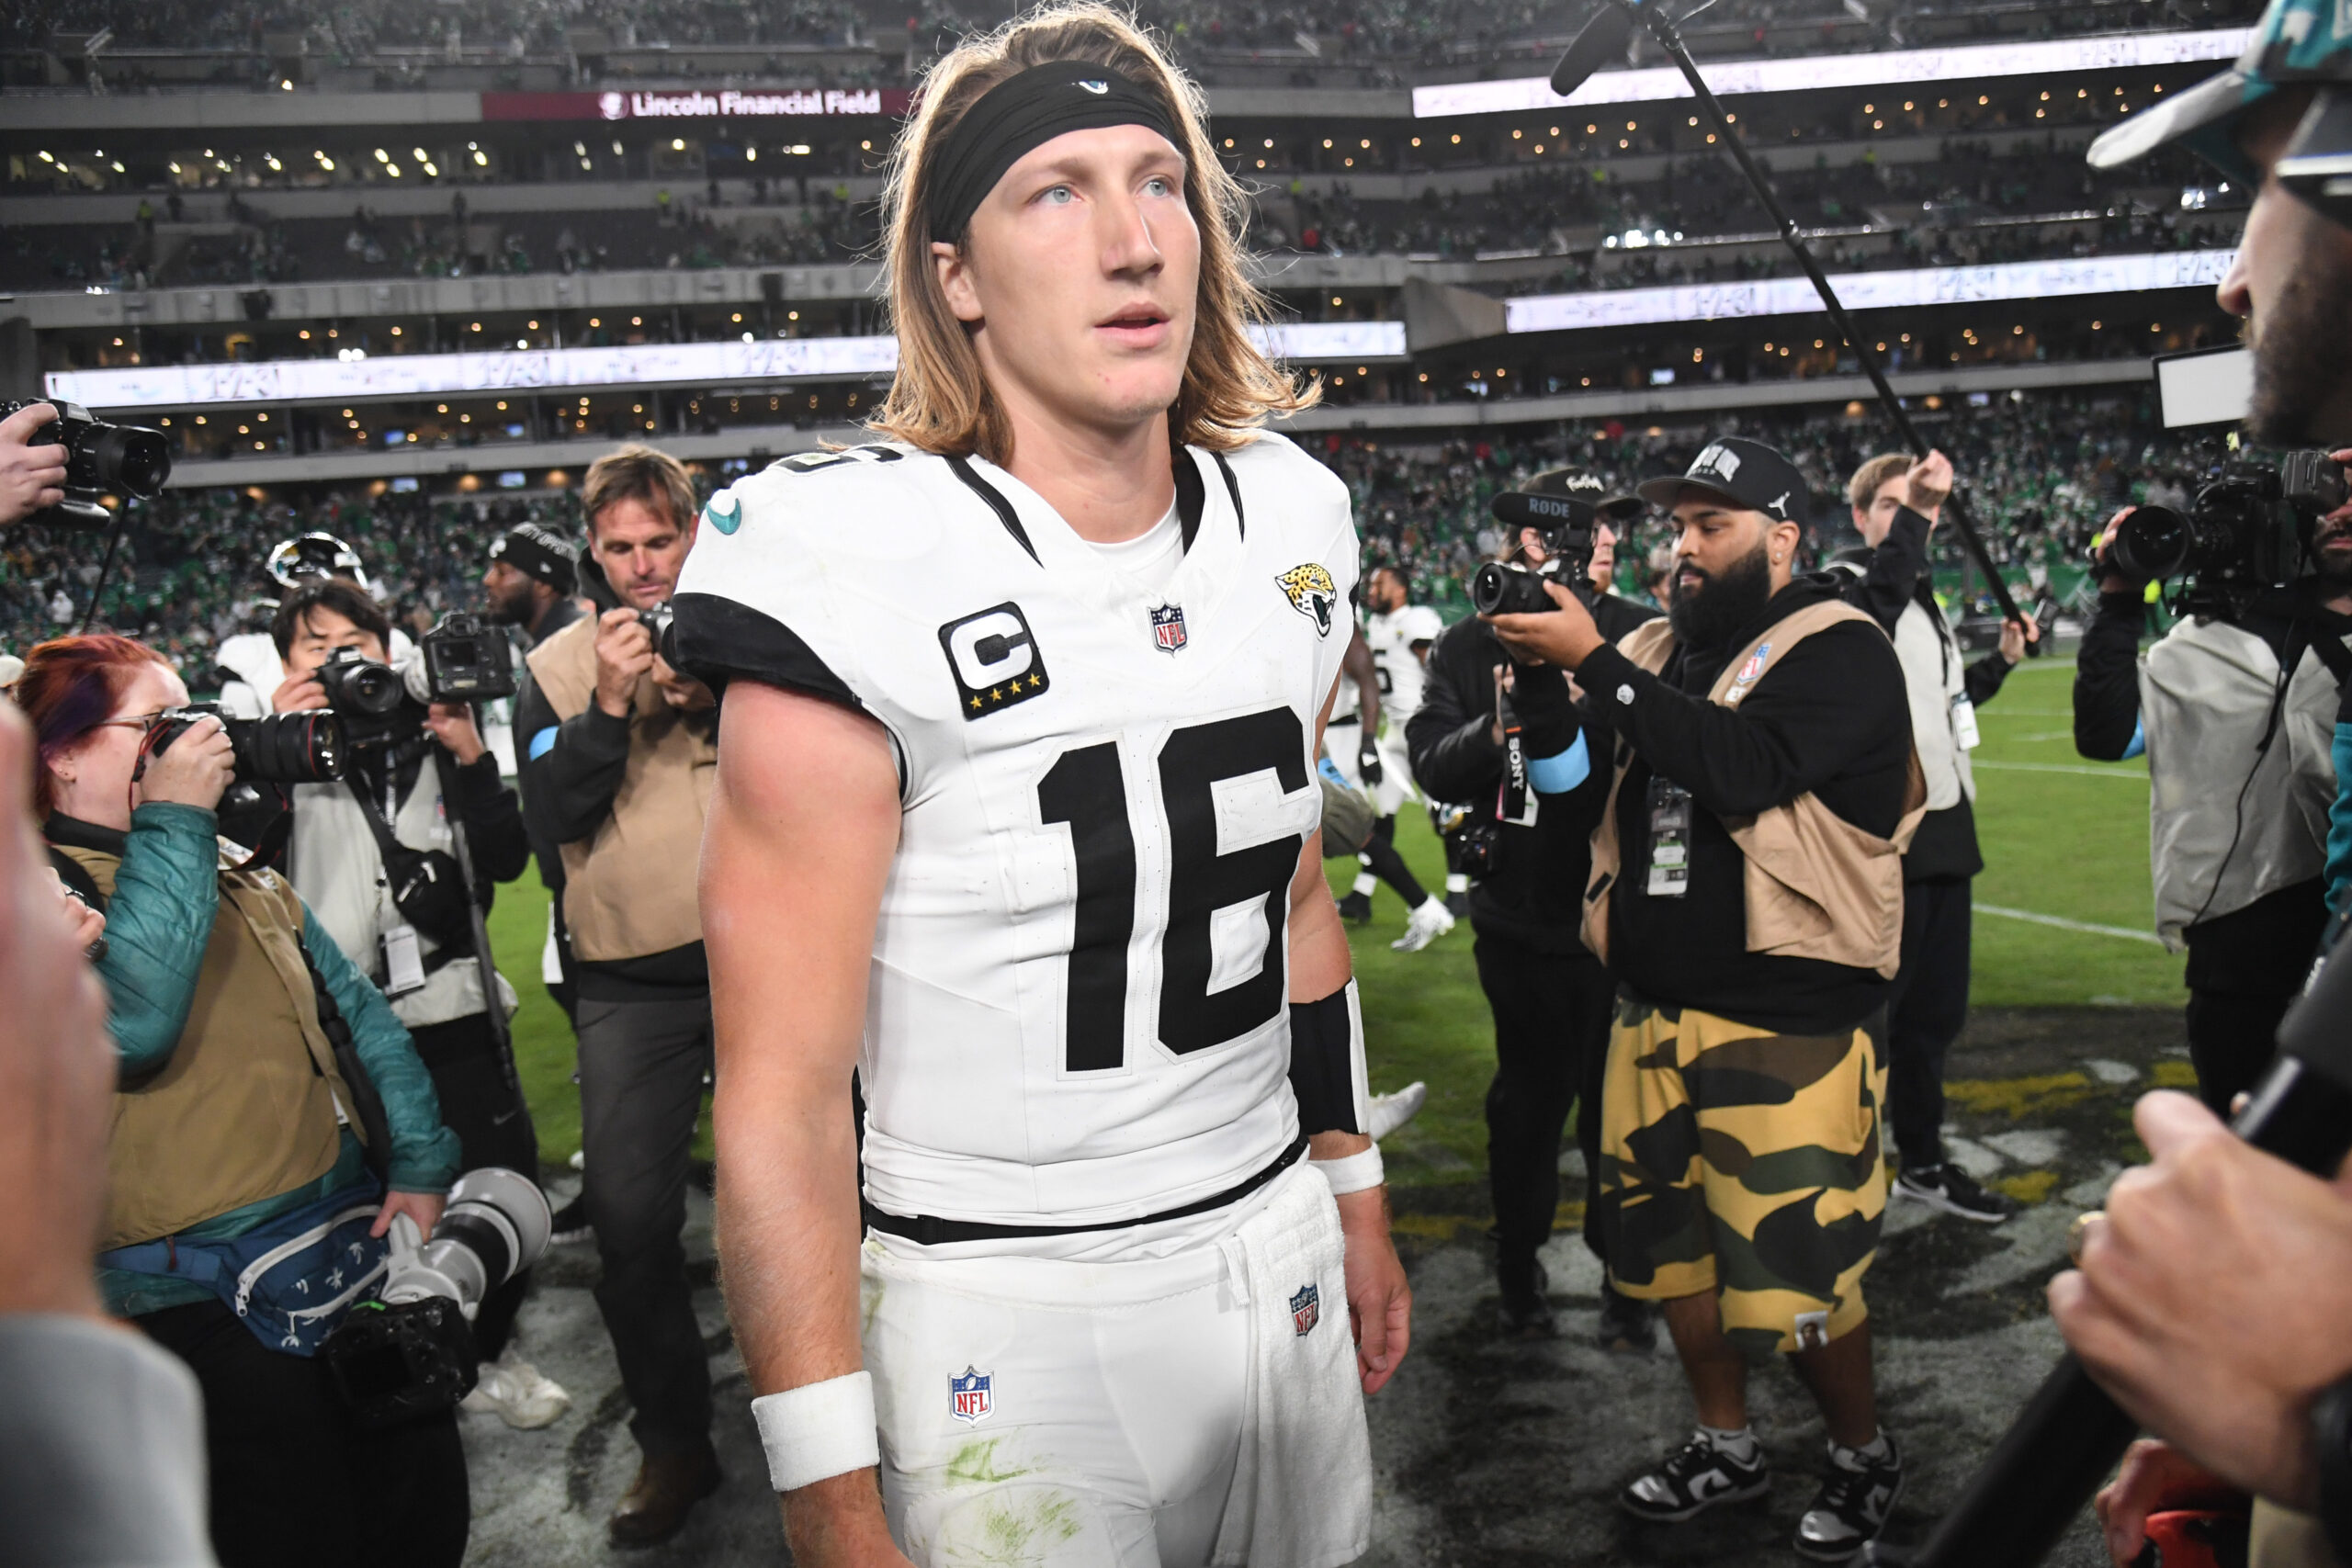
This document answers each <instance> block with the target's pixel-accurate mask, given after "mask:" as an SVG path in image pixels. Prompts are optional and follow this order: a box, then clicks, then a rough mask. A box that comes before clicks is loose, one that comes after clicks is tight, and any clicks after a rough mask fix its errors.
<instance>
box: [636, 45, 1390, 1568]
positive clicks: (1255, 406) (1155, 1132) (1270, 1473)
mask: <svg viewBox="0 0 2352 1568" xmlns="http://www.w3.org/2000/svg"><path fill="white" fill-rule="evenodd" d="M1199 103H1200V100H1199V95H1198V93H1197V90H1196V89H1194V88H1193V87H1192V86H1191V85H1189V84H1187V83H1185V82H1184V81H1183V80H1182V78H1181V77H1179V76H1178V75H1177V74H1176V73H1175V71H1174V69H1173V68H1172V67H1171V66H1170V64H1169V63H1168V62H1167V60H1166V59H1165V57H1164V56H1162V55H1161V54H1160V53H1159V51H1158V50H1157V49H1155V48H1154V47H1153V46H1152V45H1151V43H1150V42H1149V41H1148V39H1145V38H1144V37H1143V35H1141V34H1140V33H1138V32H1137V31H1136V30H1135V29H1134V28H1133V27H1132V26H1131V25H1130V24H1128V23H1127V22H1125V20H1123V19H1122V18H1120V17H1117V16H1116V15H1114V13H1112V12H1111V11H1109V10H1108V9H1106V8H1103V7H1101V6H1082V7H1071V8H1068V9H1061V10H1056V11H1049V12H1045V13H1039V14H1035V15H1032V16H1030V17H1025V18H1023V19H1021V20H1018V21H1016V22H1014V23H1012V24H1011V25H1009V26H1008V28H1005V29H1003V30H1001V31H1000V32H998V33H996V34H993V35H990V36H989V37H987V38H985V39H977V40H972V41H968V42H967V43H966V44H965V45H963V46H962V47H961V48H959V49H957V50H956V51H955V52H954V53H952V54H951V55H949V56H948V57H947V58H946V59H945V60H944V61H943V62H941V63H940V64H939V65H938V66H937V67H936V68H934V70H933V73H932V74H931V76H930V78H929V80H928V81H927V83H926V84H925V86H924V90H923V93H922V100H921V107H920V108H919V109H918V111H917V113H916V116H915V118H914V119H913V121H912V122H911V124H910V127H909V129H908V130H907V132H906V134H905V137H904V139H903V140H902V141H901V144H900V146H899V150H898V152H897V158H896V167H895V171H894V177H893V180H892V183H891V186H890V192H891V197H890V199H891V202H892V213H891V222H890V230H889V232H890V241H889V245H890V253H889V259H888V264H887V272H888V277H889V279H890V288H891V308H892V314H893V317H894V321H895V324H896V327H897V330H898V333H899V344H900V359H899V372H898V377H897V380H896V382H895V384H894V386H893V388H892V390H891V393H890V396H889V399H888V401H887V402H886V404H885V405H884V407H883V409H882V411H881V412H880V413H879V414H878V415H877V416H876V420H875V422H874V423H875V428H876V431H877V433H878V434H881V435H883V436H884V437H886V438H887V440H886V443H885V444H883V445H878V446H868V447H862V448H858V449H856V450H854V451H850V452H844V453H833V454H824V455H812V456H811V457H805V458H796V459H790V460H787V461H786V462H784V463H780V464H778V465H776V466H775V467H773V468H769V469H768V470H767V471H765V472H764V473H762V474H759V475H757V476H755V477H753V478H751V479H745V480H743V481H741V482H740V483H738V484H736V485H735V486H734V487H733V488H732V489H731V490H729V491H725V492H722V493H721V494H719V495H718V496H717V497H714V498H713V500H712V501H711V502H710V504H709V508H708V510H707V512H706V513H705V519H704V520H705V523H706V525H707V526H706V527H704V528H703V530H702V534H701V538H700V540H699V541H698V542H697V544H696V547H695V552H694V555H693V557H692V558H690V560H689V561H688V563H687V566H686V569H685V572H684V577H683V578H682V580H681V581H680V583H679V592H678V596H677V598H676V600H675V601H674V602H673V604H674V609H675V615H676V623H675V631H674V649H675V652H676V655H677V658H678V660H679V661H680V662H681V664H682V665H683V666H684V668H687V669H690V670H693V671H695V672H696V673H697V674H700V675H702V676H704V677H705V678H707V679H708V680H710V681H711V682H714V684H723V685H724V688H725V700H724V705H723V709H722V714H723V716H722V720H721V739H720V742H719V754H720V761H719V766H718V780H717V784H716V787H715V791H714V794H713V797H712V800H711V806H710V826H709V829H708V833H707V837H706V839H705V841H704V847H703V871H702V877H703V883H702V901H703V918H704V920H705V922H706V923H705V931H706V933H707V942H708V949H709V956H710V965H711V983H712V993H713V1002H714V1004H715V1009H716V1013H717V1029H718V1073H717V1101H716V1111H715V1114H714V1121H715V1127H716V1134H717V1139H718V1167H719V1169H720V1170H721V1172H722V1173H723V1174H722V1176H721V1179H720V1183H719V1188H718V1236H719V1247H720V1257H721V1263H722V1273H723V1277H724V1279H725V1280H726V1286H727V1294H728V1303H729V1311H730V1314H732V1317H733V1321H734V1325H735V1333H736V1339H737V1343H738V1344H739V1345H740V1346H741V1349H742V1353H743V1357H744V1360H745V1363H746V1365H747V1367H748V1369H749V1371H750V1375H751V1378H752V1384H753V1386H754V1387H755V1388H756V1389H757V1390H758V1391H760V1397H758V1398H757V1399H755V1400H754V1402H753V1405H752V1409H753V1413H754V1416H756V1417H757V1419H758V1421H759V1424H760V1429H761V1436H762V1439H763V1444H764V1446H765V1448H766V1450H767V1455H768V1461H769V1467H770V1475H771V1480H772V1482H773V1483H774V1484H775V1488H776V1490H777V1491H778V1492H779V1493H780V1494H782V1495H783V1508H784V1517H785V1526H786V1535H787V1537H788V1539H789V1541H790V1545H791V1549H792V1553H793V1559H794V1561H795V1562H797V1563H800V1564H801V1565H802V1568H832V1565H836V1564H847V1563H855V1564H860V1565H865V1564H902V1563H904V1562H908V1561H912V1562H918V1563H923V1564H945V1563H950V1562H967V1561H974V1562H977V1561H990V1562H996V1561H1017V1562H1023V1563H1035V1564H1041V1565H1044V1564H1064V1563H1067V1564H1072V1565H1077V1564H1084V1565H1088V1568H1101V1565H1104V1564H1156V1565H1165V1568H1177V1565H1179V1564H1204V1563H1206V1562H1210V1561H1212V1560H1215V1561H1217V1562H1245V1561H1246V1562H1250V1563H1253V1564H1257V1565H1258V1568H1310V1565H1321V1564H1338V1563H1342V1562H1352V1561H1353V1560H1354V1559H1355V1558H1356V1557H1357V1556H1359V1555H1361V1554H1362V1553H1363V1551H1364V1550H1365V1549H1366V1547H1367V1545H1368V1540H1369V1534H1370V1507H1371V1457H1370V1447H1369V1442H1368V1439H1367V1437H1366V1433H1365V1427H1364V1417H1363V1396H1364V1394H1365V1393H1369V1392H1371V1391H1373V1390H1376V1389H1377V1388H1378V1387H1380V1386H1381V1385H1382V1384H1383V1383H1384V1382H1386V1381H1387V1379H1388V1377H1389V1376H1390V1374H1391V1373H1392V1372H1393V1371H1395V1369H1396V1367H1397V1361H1398V1359H1399V1358H1400V1357H1401V1356H1402V1355H1403V1353H1404V1350H1405V1346H1406V1339H1407V1334H1408V1324H1409V1315H1410V1295H1409V1292H1408V1288H1407V1285H1406V1282H1405V1279H1404V1274H1403V1270H1402V1269H1401V1268H1400V1267H1399V1265H1398V1263H1397V1255H1396V1252H1395V1250H1394V1248H1393V1247H1392V1246H1391V1244H1390V1242H1389V1238H1388V1227H1387V1220H1386V1213H1385V1208H1386V1205H1385V1189H1384V1188H1383V1187H1382V1186H1381V1184H1380V1175H1379V1171H1378V1168H1377V1167H1378V1161H1379V1154H1378V1150H1377V1149H1376V1148H1375V1147H1374V1145H1372V1143H1371V1140H1370V1139H1369V1138H1367V1137H1366V1136H1364V1135H1363V1134H1361V1133H1360V1132H1358V1131H1356V1129H1357V1128H1360V1127H1362V1126H1363V1124H1364V1121H1365V1117H1366V1109H1367V1108H1366V1104H1365V1100H1366V1090H1365V1085H1364V1082H1363V1047H1362V1024H1361V1021H1360V1020H1359V1018H1358V1016H1357V1010H1356V1006H1355V1001H1354V986H1353V983H1352V981H1351V978H1350V974H1349V967H1350V966H1349V957H1348V948H1347V943H1346V940H1345V936H1344V932H1343V931H1342V930H1341V928H1340V923H1339V920H1338V917H1337V913H1336V911H1335V909H1334V908H1333V906H1332V903H1331V899H1330V897H1329V892H1328V890H1327V888H1326V885H1325V884H1324V882H1323V880H1322V874H1321V870H1320V855H1319V853H1318V849H1317V824H1318V821H1319V816H1320V792H1319V790H1318V789H1317V786H1316V782H1315V774H1314V768H1315V751H1316V745H1317V739H1318V732H1319V729H1320V727H1321V720H1322V716H1323V714H1324V712H1325V710H1326V706H1327V705H1328V703H1329V697H1330V693H1331V688H1332V685H1333V683H1334V682H1335V680H1336V679H1337V676H1338V673H1339V666H1340V652H1341V649H1343V648H1344V646H1345V644H1346V641H1347V637H1348V634H1349V623H1348V616H1347V611H1346V604H1347V594H1348V591H1349V588H1350V586H1351V579H1352V578H1353V576H1354V574H1355V559H1356V542H1355V532H1354V528H1353V525H1352V524H1351V519H1350V516H1349V504H1348V498H1347V492H1346V491H1345V488H1344V487H1343V486H1342V485H1341V484H1340V481H1339V480H1338V479H1336V478H1334V477H1333V476H1331V475H1330V474H1329V472H1328V471H1327V470H1325V469H1323V468H1321V467H1320V466H1319V465H1317V463H1315V462H1314V461H1313V460H1312V459H1310V458H1308V457H1306V456H1305V455H1304V454H1302V453H1301V452H1299V451H1298V450H1297V449H1295V447H1293V446H1291V445H1290V444H1289V443H1288V442H1286V441H1283V440H1282V439H1280V438H1279V437H1276V436H1272V435H1271V434H1261V433H1260V431H1259V429H1258V426H1259V424H1260V423H1261V421H1262V420H1263V419H1264V418H1265V416H1266V415H1268V414H1269V413H1272V412H1284V411H1287V410H1288V409H1291V408H1295V407H1297V406H1299V405H1300V404H1301V403H1302V402H1304V401H1306V398H1304V397H1303V396H1301V395H1300V394H1299V393H1297V392H1296V391H1295V389H1293V387H1292V385H1291V383H1290V381H1289V380H1288V378H1286V377H1284V376H1283V375H1282V374H1281V373H1279V372H1278V371H1276V370H1275V369H1274V368H1273V367H1272V366H1270V365H1268V364H1267V363H1266V362H1265V361H1264V360H1263V359H1262V358H1261V357H1260V356H1259V355H1258V354H1257V353H1256V351H1255V350H1254V349H1253V348H1252V347H1251V346H1250V341H1249V339H1248V337H1247V336H1246V335H1245V333H1244V330H1243V328H1244V312H1245V310H1248V309H1249V308H1250V305H1251V303H1252V301H1253V296H1252V294H1251V291H1250V288H1249V286H1248V284H1247V283H1246V281H1245V280H1244V277H1243V276H1242V273H1241V271H1240V267H1239V264H1238V254H1237V246H1236V239H1235V237H1236V236H1237V235H1238V233H1239V232H1240V229H1239V222H1238V219H1239V215H1240V212H1241V198H1240V194H1239V192H1238V187H1237V186H1236V185H1235V183H1234V181H1233V180H1232V178H1231V177H1230V175H1228V174H1227V172H1226V171H1225V170H1224V169H1223V168H1222V167H1221V166H1220V165H1219V164H1218V163H1217V162H1216V158H1215V156H1214V153H1213V152H1212V150H1211V147H1210V144H1209V142H1208V140H1207V138H1206V135H1205V133H1204V130H1203V129H1202V125H1201V111H1200V107H1199ZM853 1069H854V1071H855V1073H856V1075H857V1077H858V1080H859V1083H860V1084H861V1086H862V1088H863V1090H864V1096H865V1138H864V1144H863V1149H862V1154H863V1176H864V1193H863V1196H864V1200H865V1201H864V1205H863V1215H862V1217H861V1205H860V1202H859V1191H858V1189H857V1187H856V1185H855V1183H856V1181H857V1179H858V1176H859V1166H860V1158H859V1156H860V1150H859V1148H858V1146H857V1145H856V1144H855V1143H854V1139H853V1127H852V1121H851V1075H852V1072H853ZM1302 1155H1304V1156H1306V1157H1304V1158H1302V1157H1301V1156H1302ZM1335 1194H1336V1196H1335ZM1351 1325H1352V1328H1353V1336H1352V1339H1351ZM877 1428H878V1433H877ZM877 1473H878V1479H879V1487H878V1489H877V1486H876V1479H877Z"/></svg>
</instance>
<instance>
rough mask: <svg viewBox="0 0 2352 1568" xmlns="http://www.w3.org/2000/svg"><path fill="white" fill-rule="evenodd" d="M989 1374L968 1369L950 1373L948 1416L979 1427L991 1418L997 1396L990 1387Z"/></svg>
mask: <svg viewBox="0 0 2352 1568" xmlns="http://www.w3.org/2000/svg"><path fill="white" fill-rule="evenodd" d="M995 1409H996V1396H995V1393H993V1391H991V1390H990V1388H989V1374H988V1373H987V1372H982V1371H974V1370H973V1369H971V1368H970V1367H966V1368H965V1369H964V1370H963V1371H962V1372H961V1373H953V1372H951V1373H949V1374H948V1378H947V1414H949V1415H950V1416H954V1417H956V1420H958V1421H961V1422H963V1423H964V1424H965V1425H966V1426H967V1427H970V1426H977V1425H978V1424H979V1423H980V1422H982V1421H985V1420H987V1419H988V1418H989V1415H990V1414H992V1413H993V1412H994V1411H995Z"/></svg>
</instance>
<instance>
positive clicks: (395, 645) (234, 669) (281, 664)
mask: <svg viewBox="0 0 2352 1568" xmlns="http://www.w3.org/2000/svg"><path fill="white" fill-rule="evenodd" d="M262 575H263V576H264V577H265V578H266V579H267V580H268V582H269V584H270V592H269V593H267V594H264V595H261V596H257V597H255V598H254V601H253V608H254V615H255V618H256V621H257V623H258V629H256V630H250V631H242V632H238V633H237V634H236V635H234V636H233V637H223V638H221V639H220V647H219V648H218V649H214V651H213V656H212V662H213V679H214V680H216V681H217V682H220V711H221V712H222V713H223V714H224V715H226V716H229V717H231V718H259V717H260V716H262V715H264V714H266V713H268V712H269V711H270V698H271V696H272V695H273V694H275V693H276V692H277V688H278V687H279V686H281V685H283V684H284V683H285V681H286V661H285V660H284V658H283V657H282V656H281V655H280V654H279V652H278V649H277V637H276V636H275V634H274V633H273V631H272V630H271V627H270V623H271V622H272V621H273V620H274V619H275V618H276V616H277V607H278V606H279V605H280V604H284V603H285V595H287V594H288V593H291V592H294V591H295V590H296V589H298V588H300V587H301V586H302V585H303V584H304V583H306V582H318V581H324V580H325V579H327V578H330V577H339V578H342V579H343V580H344V581H346V582H356V583H357V584H358V585H359V586H360V587H361V588H362V589H364V590H366V591H367V593H368V597H369V598H372V599H376V600H378V601H379V602H380V601H381V600H382V597H383V594H382V591H381V585H380V584H379V583H377V582H375V581H371V580H370V579H369V578H368V572H367V569H366V568H365V566H364V565H363V564H362V563H361V561H360V559H359V552H358V551H357V550H355V549H353V548H352V547H350V546H349V545H347V544H345V543H344V542H343V541H342V540H341V539H338V538H336V537H335V536H334V535H333V534H322V533H319V532H317V531H315V530H314V531H312V532H311V533H308V534H302V535H300V536H296V537H294V538H291V539H280V540H279V541H278V542H277V544H276V545H274V546H272V547H271V548H270V552H269V555H268V557H267V558H266V559H265V560H264V561H263V562H262ZM388 646H389V648H390V653H391V656H392V657H391V662H392V663H393V664H395V665H401V664H405V663H407V662H408V660H410V659H411V658H412V657H413V656H414V654H415V652H416V645H415V644H414V643H413V642H411V641H410V640H409V636H408V634H407V633H406V632H404V631H402V630H401V628H400V627H398V626H394V627H393V628H392V634H391V637H390V642H389V644H388Z"/></svg>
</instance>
